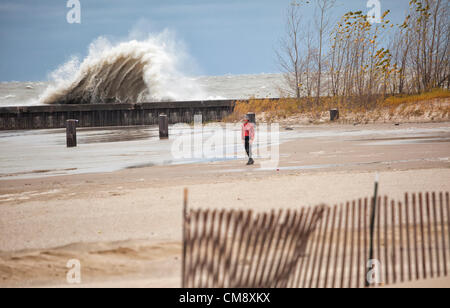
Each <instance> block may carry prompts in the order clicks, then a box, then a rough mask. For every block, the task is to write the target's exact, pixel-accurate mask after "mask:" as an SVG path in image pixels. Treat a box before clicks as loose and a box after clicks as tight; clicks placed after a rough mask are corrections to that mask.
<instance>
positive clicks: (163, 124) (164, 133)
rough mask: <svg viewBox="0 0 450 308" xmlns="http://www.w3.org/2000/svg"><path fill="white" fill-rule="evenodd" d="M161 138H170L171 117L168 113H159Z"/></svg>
mask: <svg viewBox="0 0 450 308" xmlns="http://www.w3.org/2000/svg"><path fill="white" fill-rule="evenodd" d="M159 139H169V119H168V117H167V115H165V114H160V115H159Z"/></svg>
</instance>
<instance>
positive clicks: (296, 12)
mask: <svg viewBox="0 0 450 308" xmlns="http://www.w3.org/2000/svg"><path fill="white" fill-rule="evenodd" d="M286 20H287V21H286V37H284V38H282V39H281V41H280V50H277V51H276V53H277V57H278V62H279V64H280V66H281V69H282V70H283V71H284V72H285V79H286V82H287V85H288V87H289V89H290V90H291V91H292V92H293V93H292V94H294V95H295V97H297V98H300V97H301V87H302V61H301V56H300V52H301V51H300V50H301V43H302V35H301V15H300V8H299V6H298V5H296V4H292V5H291V6H290V7H289V9H288V10H287V13H286Z"/></svg>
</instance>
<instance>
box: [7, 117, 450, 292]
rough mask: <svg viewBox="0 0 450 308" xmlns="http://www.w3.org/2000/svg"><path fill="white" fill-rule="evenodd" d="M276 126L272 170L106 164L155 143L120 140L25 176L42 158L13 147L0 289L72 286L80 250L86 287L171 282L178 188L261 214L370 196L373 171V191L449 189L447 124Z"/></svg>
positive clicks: (176, 274) (232, 164)
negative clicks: (72, 263)
mask: <svg viewBox="0 0 450 308" xmlns="http://www.w3.org/2000/svg"><path fill="white" fill-rule="evenodd" d="M282 129H283V131H282V132H285V136H284V137H282V138H281V139H282V140H281V145H280V166H279V168H278V169H279V170H261V169H260V166H259V165H258V164H257V165H255V166H253V167H247V166H245V161H244V160H243V159H242V158H236V159H233V160H227V161H220V160H216V161H205V162H202V163H194V162H191V163H189V164H176V165H174V164H170V163H167V164H164V163H161V164H160V165H158V164H155V165H154V166H151V167H138V166H139V165H143V166H145V165H146V164H147V165H149V164H150V165H151V163H152V159H151V158H148V157H145V155H144V157H145V159H143V161H142V162H139V164H137V166H135V168H131V169H130V168H127V167H129V166H127V165H125V164H124V165H123V166H122V167H121V168H117V169H120V170H109V171H110V172H105V171H104V170H107V168H109V166H111V165H114V162H115V161H116V160H120V156H119V158H118V157H116V155H118V154H117V153H118V152H120V154H121V155H122V154H123V153H126V152H127V146H129V147H128V149H129V152H133V151H135V149H136V148H138V150H136V151H137V152H138V151H140V150H143V149H145V151H154V148H152V144H153V143H151V142H149V144H145V142H146V140H147V138H140V139H139V140H118V141H115V142H113V143H114V144H115V145H114V146H116V147H117V151H118V152H117V151H116V150H115V151H110V150H109V149H110V148H109V145H111V144H113V143H111V142H109V143H108V142H107V143H105V141H104V140H103V141H98V140H97V141H96V140H95V138H94V139H93V140H92V143H91V145H92V147H94V149H93V150H92V151H93V152H96V151H97V152H98V150H99V149H101V148H105V150H104V152H103V161H105V164H104V165H102V160H101V159H98V160H97V161H96V162H97V164H99V165H96V166H95V165H94V166H92V167H91V166H88V165H86V166H87V167H85V168H84V169H83V170H84V171H83V172H73V170H69V169H71V168H77V165H76V164H77V162H78V161H79V162H81V163H85V162H86V160H87V158H86V157H89V156H88V155H89V153H87V154H85V155H87V156H85V157H84V156H83V157H78V159H79V160H76V159H74V162H73V166H68V167H66V166H64V164H66V162H64V163H61V159H60V160H59V161H56V162H55V164H54V165H55V166H57V168H55V169H59V170H63V171H61V173H62V174H63V175H59V176H58V175H57V174H54V173H51V174H50V175H52V176H48V175H49V174H47V173H45V172H42V173H40V174H39V173H32V176H31V175H30V170H31V171H33V170H34V171H36V170H37V171H39V169H40V168H39V166H34V165H32V164H31V163H30V164H27V163H26V162H23V161H22V160H21V159H16V158H15V157H14V151H15V150H16V149H14V148H10V149H8V153H11V154H10V156H9V158H8V159H9V160H10V163H11V165H13V164H15V166H16V167H15V170H14V172H10V173H11V174H12V173H14V174H15V175H14V176H12V177H6V176H5V177H3V178H1V180H0V251H1V253H0V286H2V287H5V286H6V287H11V286H33V287H34V286H53V287H54V286H57V287H67V286H69V285H67V283H66V278H65V276H66V273H67V268H66V267H65V265H66V263H67V261H68V260H69V259H73V258H76V259H79V260H80V261H81V264H82V281H83V283H82V285H81V286H113V287H115V286H125V287H126V286H142V287H178V286H179V284H180V283H179V281H180V280H179V279H180V266H181V265H180V251H181V239H180V238H181V209H182V191H183V189H184V187H187V188H189V194H190V198H189V206H191V207H195V208H198V207H202V208H206V207H208V208H252V209H254V210H257V211H265V210H269V209H272V208H293V207H298V206H310V205H316V204H319V203H322V202H325V203H327V204H330V205H333V204H335V203H341V202H345V201H347V200H353V199H355V198H359V197H366V196H370V195H371V193H372V189H373V180H374V178H375V173H377V172H378V173H379V174H380V193H381V194H382V195H384V194H387V195H389V196H390V197H392V198H398V199H401V198H402V197H403V193H404V192H419V191H449V190H450V161H449V159H450V143H449V139H450V123H436V124H405V125H401V126H400V127H396V126H394V125H392V124H377V125H364V126H356V127H355V126H345V125H320V126H307V127H301V126H297V127H295V126H294V127H292V129H293V130H289V131H287V130H285V129H286V127H282ZM150 130H151V129H150ZM90 133H91V134H92V132H90ZM109 133H111V132H109ZM51 134H53V133H51ZM112 134H113V133H112ZM121 134H123V132H122V133H121ZM282 134H283V133H282ZM113 135H114V134H113ZM131 139H133V138H131ZM109 141H111V140H109ZM16 142H17V140H16ZM152 142H154V144H159V141H152ZM59 143H61V142H60V141H59ZM142 144H144V145H142ZM62 145H63V144H62ZM56 146H59V147H61V144H59V145H56ZM80 148H81V149H82V148H83V146H81V147H80ZM94 150H95V151H94ZM163 150H164V149H161V151H163ZM2 151H3V149H2ZM40 151H41V152H42V153H40V154H39V155H41V156H40V157H51V152H50V153H48V149H47V148H46V146H42V147H41V149H40ZM59 151H60V152H61V153H64V151H66V150H65V149H64V148H62V149H60V150H59ZM80 151H83V150H80ZM93 152H92V153H93ZM97 154H98V153H97ZM28 155H30V156H29V157H31V156H32V155H31V154H28ZM39 155H38V156H39ZM61 155H62V154H61ZM46 159H48V158H46ZM133 160H134V159H133V158H131V159H130V161H133ZM68 161H70V155H69V158H68ZM18 162H19V163H18ZM3 163H4V162H3ZM132 163H134V162H132ZM127 164H128V163H127ZM70 167H71V168H70ZM2 168H3V167H2ZM96 168H102V171H101V172H97V173H96V170H97V169H96ZM104 168H106V169H104ZM11 171H13V170H11ZM0 173H1V174H6V173H7V172H4V171H3V169H2V170H1V172H0ZM440 281H441V282H440V283H439V286H441V287H450V284H449V281H448V280H445V279H444V280H440ZM434 283H436V282H434ZM425 286H426V285H425Z"/></svg>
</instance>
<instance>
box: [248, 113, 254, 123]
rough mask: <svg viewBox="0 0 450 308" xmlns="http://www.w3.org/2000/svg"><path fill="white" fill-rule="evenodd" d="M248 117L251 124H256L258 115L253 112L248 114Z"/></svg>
mask: <svg viewBox="0 0 450 308" xmlns="http://www.w3.org/2000/svg"><path fill="white" fill-rule="evenodd" d="M247 117H248V119H249V122H250V123H253V124H256V114H255V113H253V112H249V113H247Z"/></svg>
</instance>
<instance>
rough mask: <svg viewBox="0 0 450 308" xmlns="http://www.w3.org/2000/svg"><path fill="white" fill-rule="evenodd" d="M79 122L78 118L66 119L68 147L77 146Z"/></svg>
mask: <svg viewBox="0 0 450 308" xmlns="http://www.w3.org/2000/svg"><path fill="white" fill-rule="evenodd" d="M77 123H78V120H67V121H66V139H67V147H68V148H74V147H76V146H77Z"/></svg>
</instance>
